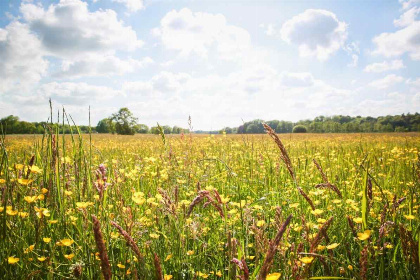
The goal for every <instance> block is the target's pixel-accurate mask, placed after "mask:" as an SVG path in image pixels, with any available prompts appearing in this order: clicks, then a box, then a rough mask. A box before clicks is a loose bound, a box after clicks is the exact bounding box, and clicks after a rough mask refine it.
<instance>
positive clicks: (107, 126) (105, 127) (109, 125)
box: [96, 118, 115, 134]
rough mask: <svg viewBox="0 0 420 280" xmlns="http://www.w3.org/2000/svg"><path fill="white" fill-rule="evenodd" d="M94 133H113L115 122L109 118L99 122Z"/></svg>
mask: <svg viewBox="0 0 420 280" xmlns="http://www.w3.org/2000/svg"><path fill="white" fill-rule="evenodd" d="M96 132H98V133H112V134H114V133H115V122H113V120H112V119H111V118H105V119H103V120H100V121H99V122H98V124H97V125H96Z"/></svg>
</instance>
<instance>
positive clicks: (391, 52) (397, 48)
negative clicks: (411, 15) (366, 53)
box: [373, 21, 420, 60]
mask: <svg viewBox="0 0 420 280" xmlns="http://www.w3.org/2000/svg"><path fill="white" fill-rule="evenodd" d="M373 42H374V43H375V44H376V50H375V51H374V52H373V54H380V55H383V56H385V57H392V56H400V55H403V54H404V53H408V54H409V55H410V57H411V58H412V59H413V60H420V21H414V22H412V23H411V24H410V25H408V26H407V27H405V28H403V29H400V30H398V31H396V32H394V33H382V34H380V35H378V36H376V37H375V38H373Z"/></svg>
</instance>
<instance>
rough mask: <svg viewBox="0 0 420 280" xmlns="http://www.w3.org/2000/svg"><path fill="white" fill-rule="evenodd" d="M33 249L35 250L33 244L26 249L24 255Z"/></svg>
mask: <svg viewBox="0 0 420 280" xmlns="http://www.w3.org/2000/svg"><path fill="white" fill-rule="evenodd" d="M34 248H35V244H34V245H30V246H29V247H28V248H26V249H25V250H24V251H23V252H24V253H25V254H27V253H29V252H32V251H33V250H34Z"/></svg>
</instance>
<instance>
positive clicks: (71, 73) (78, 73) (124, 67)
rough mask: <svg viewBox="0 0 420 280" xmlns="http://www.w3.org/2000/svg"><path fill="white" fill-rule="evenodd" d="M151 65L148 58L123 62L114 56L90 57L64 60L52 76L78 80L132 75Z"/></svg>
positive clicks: (151, 61)
mask: <svg viewBox="0 0 420 280" xmlns="http://www.w3.org/2000/svg"><path fill="white" fill-rule="evenodd" d="M152 63H153V60H152V59H151V58H150V57H145V58H143V59H141V60H136V59H132V58H130V59H127V60H123V59H120V58H118V57H116V56H114V55H107V56H103V55H91V56H89V57H87V58H84V59H79V60H65V61H63V62H62V66H61V70H60V71H58V72H57V73H55V74H54V75H53V76H55V77H58V78H80V77H87V76H108V77H109V76H112V75H118V76H121V75H124V74H127V73H132V72H134V71H136V70H138V69H142V68H144V67H146V66H148V65H150V64H152Z"/></svg>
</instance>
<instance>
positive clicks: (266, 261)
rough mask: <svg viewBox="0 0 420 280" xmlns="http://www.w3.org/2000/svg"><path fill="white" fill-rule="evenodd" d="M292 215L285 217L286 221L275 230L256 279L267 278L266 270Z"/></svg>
mask: <svg viewBox="0 0 420 280" xmlns="http://www.w3.org/2000/svg"><path fill="white" fill-rule="evenodd" d="M292 217H293V216H292V215H289V217H287V219H286V221H285V222H284V223H283V224H282V226H281V227H280V229H279V231H278V232H277V234H276V237H274V239H273V240H272V241H271V242H270V246H269V247H268V250H267V253H266V254H265V259H264V263H263V265H262V267H261V270H260V273H259V275H258V278H257V279H258V280H265V279H266V278H267V275H268V272H269V271H270V268H271V265H272V263H273V259H274V255H275V254H276V252H277V246H278V245H279V243H280V240H281V238H282V236H283V233H284V232H285V231H286V228H287V226H288V225H289V223H290V221H291V220H292Z"/></svg>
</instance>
